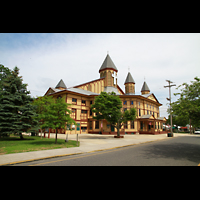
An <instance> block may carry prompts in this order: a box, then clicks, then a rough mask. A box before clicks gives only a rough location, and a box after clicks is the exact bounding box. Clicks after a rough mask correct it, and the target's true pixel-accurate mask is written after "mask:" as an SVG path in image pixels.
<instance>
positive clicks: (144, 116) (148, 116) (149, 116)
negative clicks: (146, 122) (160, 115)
mask: <svg viewBox="0 0 200 200" xmlns="http://www.w3.org/2000/svg"><path fill="white" fill-rule="evenodd" d="M151 117H153V118H154V119H155V117H154V116H153V115H152V114H150V115H142V116H141V117H140V119H149V118H151Z"/></svg>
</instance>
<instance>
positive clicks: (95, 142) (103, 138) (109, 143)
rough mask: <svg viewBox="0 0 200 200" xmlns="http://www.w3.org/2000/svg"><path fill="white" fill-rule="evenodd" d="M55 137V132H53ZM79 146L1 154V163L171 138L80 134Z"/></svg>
mask: <svg viewBox="0 0 200 200" xmlns="http://www.w3.org/2000/svg"><path fill="white" fill-rule="evenodd" d="M180 136H191V135H190V134H176V133H175V134H174V137H180ZM50 137H51V138H55V134H51V136H50ZM76 137H77V135H75V134H73V135H68V140H76ZM58 138H60V139H66V135H63V134H58ZM78 139H79V141H80V146H79V147H73V148H61V149H51V150H41V151H32V152H24V153H13V154H5V155H0V165H6V164H16V163H20V162H28V161H33V160H39V159H46V158H52V157H59V156H67V155H73V154H80V153H88V152H93V151H101V150H106V149H113V148H118V147H123V146H129V145H134V144H140V143H146V142H151V141H156V140H163V139H170V138H169V137H167V134H160V135H124V138H114V136H113V135H99V134H79V135H78Z"/></svg>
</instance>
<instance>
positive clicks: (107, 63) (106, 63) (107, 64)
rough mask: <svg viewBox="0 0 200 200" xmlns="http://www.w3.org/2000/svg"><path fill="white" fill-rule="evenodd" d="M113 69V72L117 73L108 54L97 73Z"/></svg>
mask: <svg viewBox="0 0 200 200" xmlns="http://www.w3.org/2000/svg"><path fill="white" fill-rule="evenodd" d="M107 68H110V69H114V70H115V71H117V72H118V70H117V67H116V66H115V64H114V63H113V61H112V59H111V58H110V56H109V54H108V55H107V56H106V58H105V60H104V61H103V64H102V65H101V68H100V69H99V72H100V71H102V70H104V69H107Z"/></svg>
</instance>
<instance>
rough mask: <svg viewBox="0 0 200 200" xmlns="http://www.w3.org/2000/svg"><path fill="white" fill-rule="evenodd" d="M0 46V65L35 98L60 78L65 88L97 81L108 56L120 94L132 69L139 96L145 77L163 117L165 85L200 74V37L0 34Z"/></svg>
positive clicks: (179, 82) (180, 81)
mask: <svg viewBox="0 0 200 200" xmlns="http://www.w3.org/2000/svg"><path fill="white" fill-rule="evenodd" d="M0 44H1V45H0V63H2V64H4V65H5V66H7V67H9V68H13V67H14V66H16V65H17V66H18V67H19V68H20V74H21V75H22V76H23V79H24V82H25V83H28V85H29V86H28V89H30V91H31V94H32V95H33V96H36V95H43V94H44V93H45V92H46V91H47V89H48V88H49V87H50V86H52V87H55V86H56V84H57V83H58V82H59V80H60V79H61V78H62V79H63V80H64V82H65V84H66V85H67V87H70V86H73V85H77V84H81V83H84V82H87V81H90V80H93V79H96V78H99V73H98V71H99V68H100V67H101V64H102V63H103V61H104V59H105V57H106V54H107V51H109V55H110V56H111V58H112V60H113V62H114V63H115V65H116V67H117V68H118V84H119V86H120V87H121V88H122V89H123V90H124V81H125V78H126V76H127V73H128V67H130V72H131V74H132V76H133V78H134V80H135V82H136V93H137V94H140V90H141V87H142V85H143V82H144V76H145V80H146V82H147V84H148V86H149V88H150V90H151V92H153V93H154V94H155V95H156V97H157V98H158V100H159V101H160V102H161V103H162V104H163V106H162V107H161V109H160V110H161V115H162V116H166V117H167V114H166V107H167V106H166V103H167V100H166V97H168V90H167V89H164V87H163V86H164V85H166V84H167V82H166V81H165V80H166V79H170V80H172V81H174V82H175V83H176V84H177V86H178V85H179V84H182V83H183V82H188V83H189V81H191V80H193V78H194V77H195V76H198V77H199V75H200V68H199V63H200V57H199V53H200V34H177V33H175V34H139V33H137V34H107V33H102V34H96V33H94V34H87V33H84V34H80V33H78V34H72V33H70V34H22V35H21V34H17V35H16V34H0ZM172 92H175V88H173V89H172ZM173 100H176V97H174V96H173Z"/></svg>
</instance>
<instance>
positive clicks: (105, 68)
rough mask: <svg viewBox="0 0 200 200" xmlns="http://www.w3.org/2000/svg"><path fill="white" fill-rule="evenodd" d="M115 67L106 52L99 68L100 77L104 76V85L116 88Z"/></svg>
mask: <svg viewBox="0 0 200 200" xmlns="http://www.w3.org/2000/svg"><path fill="white" fill-rule="evenodd" d="M117 72H118V70H117V67H116V66H115V64H114V63H113V61H112V59H111V58H110V56H109V54H107V56H106V58H105V60H104V61H103V64H102V65H101V68H100V69H99V73H100V78H103V77H104V78H105V87H116V88H117Z"/></svg>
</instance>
